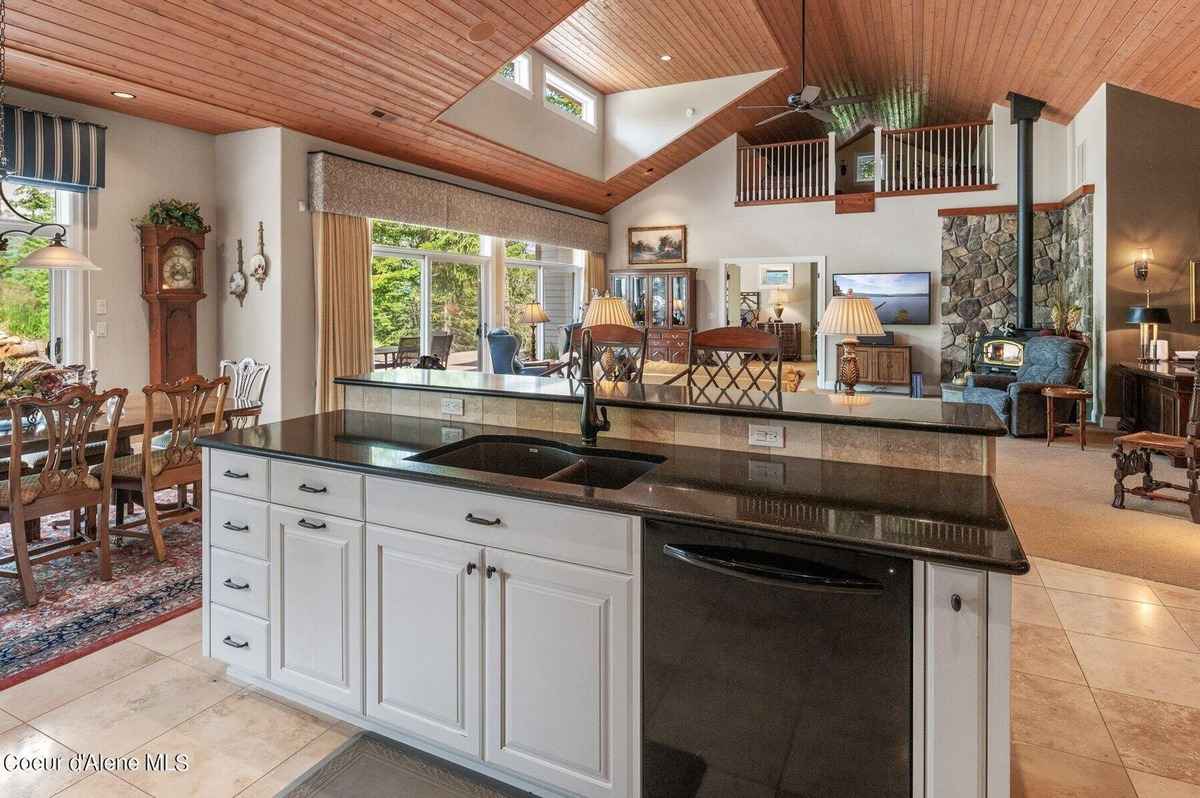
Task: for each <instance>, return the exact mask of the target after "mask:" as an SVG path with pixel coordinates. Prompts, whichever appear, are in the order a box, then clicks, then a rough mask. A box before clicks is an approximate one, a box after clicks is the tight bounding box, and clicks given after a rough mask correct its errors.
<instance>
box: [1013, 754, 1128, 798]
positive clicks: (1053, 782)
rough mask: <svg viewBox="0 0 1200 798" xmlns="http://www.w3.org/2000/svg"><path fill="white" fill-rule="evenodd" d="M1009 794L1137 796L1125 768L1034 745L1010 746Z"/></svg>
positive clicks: (1032, 797) (1036, 797) (1027, 797)
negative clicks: (1010, 776)
mask: <svg viewBox="0 0 1200 798" xmlns="http://www.w3.org/2000/svg"><path fill="white" fill-rule="evenodd" d="M1012 798H1137V796H1136V794H1135V793H1134V791H1133V785H1132V784H1130V783H1129V777H1128V776H1127V775H1125V769H1124V768H1122V767H1120V766H1118V765H1109V764H1106V763H1104V762H1097V761H1096V760H1094V759H1085V758H1084V757H1081V756H1075V755H1074V754H1066V753H1063V752H1061V751H1054V750H1051V749H1049V748H1041V747H1038V746H1036V745H1020V744H1017V745H1014V746H1013V747H1012Z"/></svg>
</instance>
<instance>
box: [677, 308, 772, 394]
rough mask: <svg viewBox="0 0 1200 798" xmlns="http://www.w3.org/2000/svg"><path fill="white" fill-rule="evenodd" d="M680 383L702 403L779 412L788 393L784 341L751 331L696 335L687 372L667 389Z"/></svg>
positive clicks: (721, 330) (737, 329)
mask: <svg viewBox="0 0 1200 798" xmlns="http://www.w3.org/2000/svg"><path fill="white" fill-rule="evenodd" d="M681 379H682V380H685V381H686V384H687V387H688V392H689V395H691V396H692V397H694V398H696V399H698V400H700V401H709V402H730V403H733V404H738V405H745V404H763V405H765V406H766V405H769V406H772V407H774V406H775V405H777V404H778V395H779V394H781V392H782V390H783V348H782V346H781V344H780V341H779V336H777V335H774V334H772V333H769V332H766V331H764V330H758V329H754V328H752V327H718V328H716V329H714V330H704V331H702V332H697V333H692V337H691V344H690V345H689V347H688V365H687V368H686V369H685V370H684V371H682V372H680V373H679V374H677V375H675V376H674V377H672V378H671V379H670V380H668V381H667V383H665V384H671V383H674V382H677V381H679V380H681Z"/></svg>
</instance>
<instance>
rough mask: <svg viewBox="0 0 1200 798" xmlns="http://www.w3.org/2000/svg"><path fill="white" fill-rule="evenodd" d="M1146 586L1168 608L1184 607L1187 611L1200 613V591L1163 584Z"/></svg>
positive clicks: (1154, 583)
mask: <svg viewBox="0 0 1200 798" xmlns="http://www.w3.org/2000/svg"><path fill="white" fill-rule="evenodd" d="M1146 584H1148V585H1150V587H1151V588H1152V589H1153V590H1154V592H1155V593H1157V594H1158V598H1159V600H1160V601H1162V603H1163V604H1166V605H1167V606H1168V607H1183V608H1184V609H1187V610H1196V611H1198V612H1200V590H1192V589H1191V588H1188V587H1177V586H1175V585H1165V584H1163V583H1162V582H1147V583H1146Z"/></svg>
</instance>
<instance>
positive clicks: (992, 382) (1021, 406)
mask: <svg viewBox="0 0 1200 798" xmlns="http://www.w3.org/2000/svg"><path fill="white" fill-rule="evenodd" d="M1088 350H1089V346H1088V342H1087V341H1085V340H1082V339H1078V338H1064V337H1061V336H1058V335H1041V336H1037V337H1034V338H1030V339H1029V340H1028V341H1027V342H1026V344H1025V355H1024V361H1023V363H1022V364H1021V368H1019V369H1018V370H1017V373H1016V376H1015V377H1013V378H1011V381H1008V382H1007V384H1005V380H1006V379H1007V378H1005V377H1001V376H999V375H982V374H981V375H975V376H972V377H971V378H970V379H969V380H968V382H967V387H966V389H965V390H964V391H963V401H964V402H968V403H971V404H981V405H988V406H989V407H991V408H992V409H993V410H995V411H996V415H998V416H1000V420H1001V421H1003V422H1004V424H1005V426H1006V427H1008V431H1009V434H1010V435H1013V436H1014V437H1035V436H1042V435H1045V434H1046V405H1045V400H1044V399H1043V398H1042V388H1045V387H1046V386H1048V385H1068V386H1071V387H1077V386H1078V385H1079V383H1080V378H1081V377H1082V374H1083V365H1084V363H1085V362H1086V361H1087V356H1088ZM1056 401H1060V402H1061V404H1062V407H1061V408H1060V407H1055V413H1056V414H1061V417H1062V418H1069V417H1070V412H1071V410H1072V407H1071V401H1070V400H1056Z"/></svg>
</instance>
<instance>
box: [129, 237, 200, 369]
mask: <svg viewBox="0 0 1200 798" xmlns="http://www.w3.org/2000/svg"><path fill="white" fill-rule="evenodd" d="M140 229H141V234H142V299H144V300H146V302H147V303H149V305H150V382H152V383H160V382H174V381H175V380H178V379H179V378H181V377H186V376H188V375H189V374H195V373H196V303H197V302H199V301H200V300H201V299H204V235H203V234H199V233H193V232H191V231H190V230H186V229H184V228H182V227H169V226H165V225H152V224H146V225H142V226H141V228H140Z"/></svg>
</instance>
